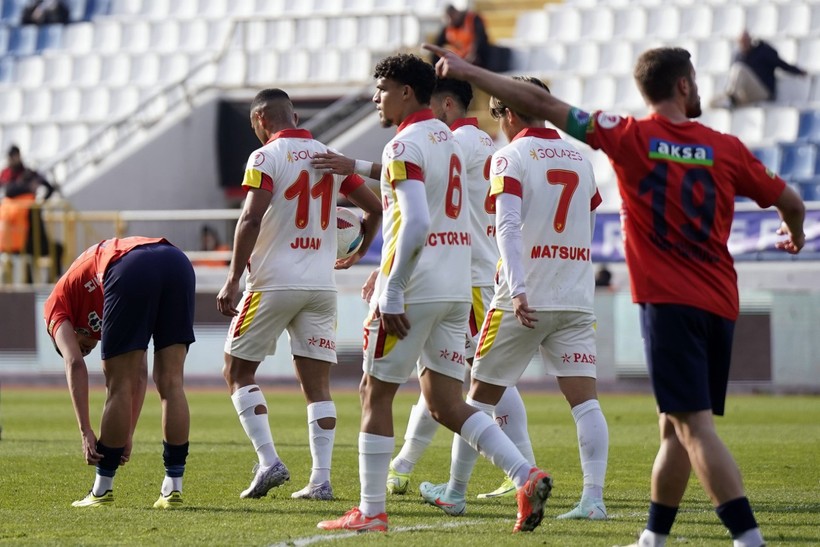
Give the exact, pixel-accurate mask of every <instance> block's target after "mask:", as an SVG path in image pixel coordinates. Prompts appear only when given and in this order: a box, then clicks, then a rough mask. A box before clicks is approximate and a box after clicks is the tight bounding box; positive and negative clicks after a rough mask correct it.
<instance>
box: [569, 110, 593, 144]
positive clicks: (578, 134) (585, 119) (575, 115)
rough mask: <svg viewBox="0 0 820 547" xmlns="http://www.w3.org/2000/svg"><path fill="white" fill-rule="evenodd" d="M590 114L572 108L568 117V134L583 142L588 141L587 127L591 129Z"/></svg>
mask: <svg viewBox="0 0 820 547" xmlns="http://www.w3.org/2000/svg"><path fill="white" fill-rule="evenodd" d="M589 121H590V116H589V112H584V111H583V110H581V109H580V108H577V107H574V106H573V107H572V108H570V109H569V114H568V115H567V133H569V134H570V135H572V136H573V137H575V138H576V139H578V140H579V141H581V142H586V141H587V127H589Z"/></svg>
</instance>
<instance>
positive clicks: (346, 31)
mask: <svg viewBox="0 0 820 547" xmlns="http://www.w3.org/2000/svg"><path fill="white" fill-rule="evenodd" d="M519 20H520V19H519ZM357 30H358V22H357V21H356V19H355V18H354V17H331V18H330V19H328V21H327V29H326V37H327V45H328V46H330V47H338V48H346V47H353V46H355V45H356V43H357V39H356V31H357Z"/></svg>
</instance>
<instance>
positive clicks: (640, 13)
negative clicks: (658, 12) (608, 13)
mask: <svg viewBox="0 0 820 547" xmlns="http://www.w3.org/2000/svg"><path fill="white" fill-rule="evenodd" d="M646 30H647V29H646V9H645V8H644V7H642V6H632V5H629V6H626V7H622V8H619V9H617V10H616V11H615V21H614V23H613V30H612V37H613V38H616V39H622V40H639V39H643V38H645V37H646V36H647V33H646Z"/></svg>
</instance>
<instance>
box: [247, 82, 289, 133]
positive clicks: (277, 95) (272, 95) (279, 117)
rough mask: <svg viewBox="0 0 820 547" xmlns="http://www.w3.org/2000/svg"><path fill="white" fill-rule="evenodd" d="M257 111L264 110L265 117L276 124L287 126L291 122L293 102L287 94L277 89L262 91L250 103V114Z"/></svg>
mask: <svg viewBox="0 0 820 547" xmlns="http://www.w3.org/2000/svg"><path fill="white" fill-rule="evenodd" d="M273 106H276V107H277V108H273ZM257 110H264V111H265V115H266V116H268V117H270V119H271V120H275V122H276V123H283V124H287V123H291V122H292V121H293V102H292V101H291V100H290V97H289V96H288V94H287V93H285V92H284V91H283V90H281V89H278V88H271V89H263V90H262V91H260V92H259V93H257V94H256V97H254V98H253V102H252V103H251V114H253V113H254V112H256V111H257Z"/></svg>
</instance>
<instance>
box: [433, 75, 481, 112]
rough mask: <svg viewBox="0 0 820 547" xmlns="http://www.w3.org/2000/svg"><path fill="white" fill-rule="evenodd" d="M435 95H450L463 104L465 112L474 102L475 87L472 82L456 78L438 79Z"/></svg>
mask: <svg viewBox="0 0 820 547" xmlns="http://www.w3.org/2000/svg"><path fill="white" fill-rule="evenodd" d="M433 95H449V96H451V97H453V98H455V99H456V100H457V101H458V102H459V104H461V106H462V108H464V110H467V109H468V108H469V107H470V103H471V102H473V86H472V85H471V84H470V82H465V81H464V80H456V79H454V78H436V87H435V89H434V90H433Z"/></svg>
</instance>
